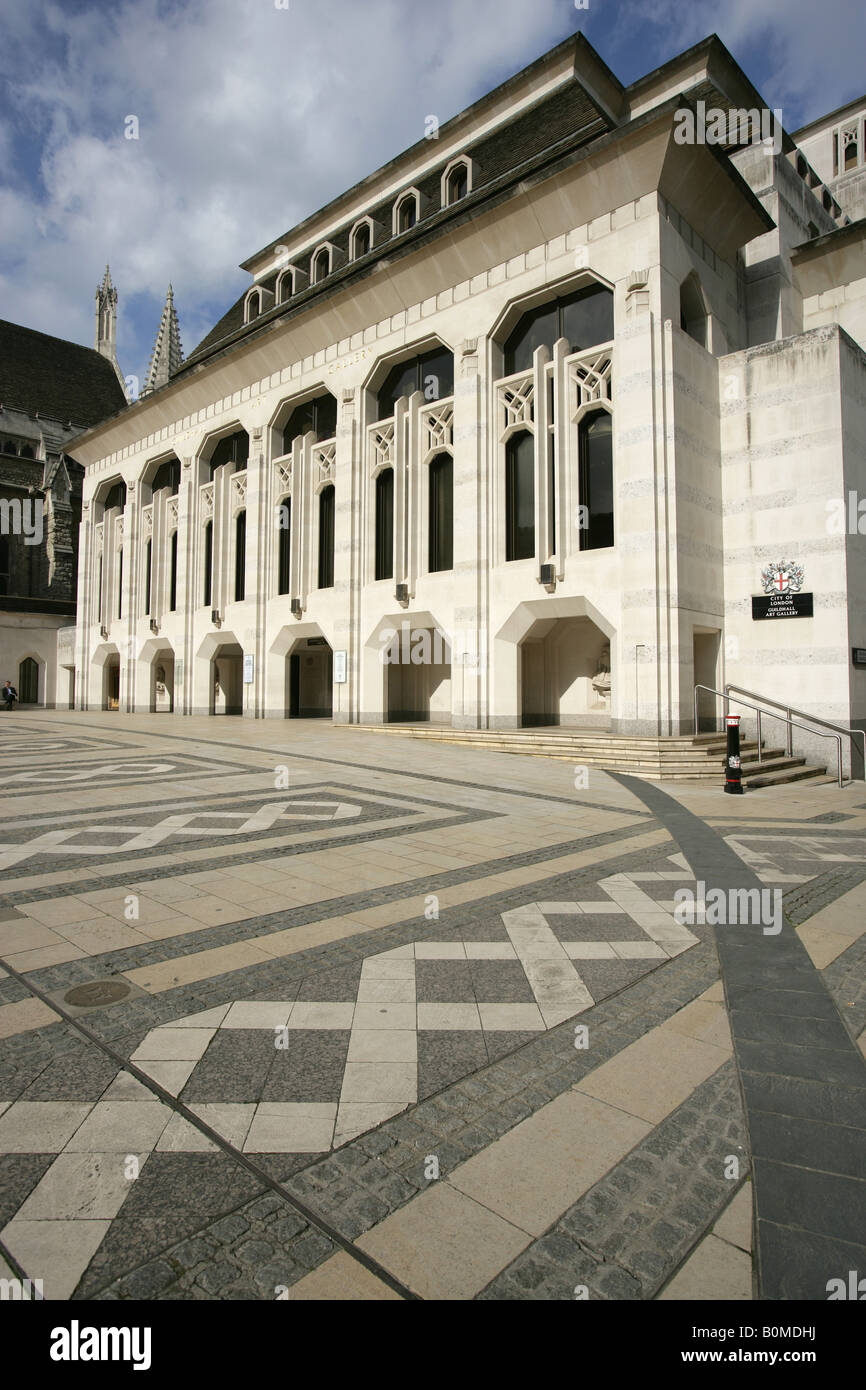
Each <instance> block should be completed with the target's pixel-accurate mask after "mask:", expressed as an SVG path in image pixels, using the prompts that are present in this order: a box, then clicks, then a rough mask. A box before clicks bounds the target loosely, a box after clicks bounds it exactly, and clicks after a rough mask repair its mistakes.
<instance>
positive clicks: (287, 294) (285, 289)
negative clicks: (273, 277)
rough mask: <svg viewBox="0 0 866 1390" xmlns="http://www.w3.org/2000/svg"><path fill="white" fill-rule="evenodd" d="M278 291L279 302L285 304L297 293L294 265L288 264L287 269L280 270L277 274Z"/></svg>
mask: <svg viewBox="0 0 866 1390" xmlns="http://www.w3.org/2000/svg"><path fill="white" fill-rule="evenodd" d="M276 291H277V303H278V304H285V303H286V301H287V300H289V299H291V297H292V295H293V294H294V293H295V268H294V266H288V267H287V268H286V269H285V270H281V271H280V273H279V275H278V276H277V285H276Z"/></svg>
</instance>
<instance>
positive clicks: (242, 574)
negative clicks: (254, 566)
mask: <svg viewBox="0 0 866 1390" xmlns="http://www.w3.org/2000/svg"><path fill="white" fill-rule="evenodd" d="M246 571H247V514H246V512H238V514H237V516H236V518H235V603H240V602H241V601H242V600H243V598H244V596H245V594H246Z"/></svg>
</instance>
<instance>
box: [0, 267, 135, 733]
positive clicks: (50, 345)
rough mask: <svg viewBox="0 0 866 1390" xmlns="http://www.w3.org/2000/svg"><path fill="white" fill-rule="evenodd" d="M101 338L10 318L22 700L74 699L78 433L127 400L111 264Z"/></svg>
mask: <svg viewBox="0 0 866 1390" xmlns="http://www.w3.org/2000/svg"><path fill="white" fill-rule="evenodd" d="M96 298H97V307H96V342H95V346H94V348H85V347H81V346H80V345H79V344H78V343H70V342H66V341H64V340H63V339H61V338H53V337H50V336H49V335H48V334H46V333H36V332H34V331H33V330H32V329H29V328H23V327H21V326H20V325H19V324H15V323H6V322H0V684H3V682H5V681H6V680H7V679H8V680H11V681H12V684H13V685H14V686H15V687H16V689H17V690H18V694H19V696H20V699H21V702H22V704H45V705H53V704H55V703H59V704H60V705H62V706H64V707H67V706H69V705H71V703H72V697H73V686H72V668H73V660H74V646H73V642H72V640H71V639H72V638H73V636H74V627H75V604H76V590H77V581H78V573H77V570H78V565H77V556H78V534H79V524H80V521H81V489H82V482H83V478H84V470H83V468H81V466H80V465H79V464H77V463H75V462H74V461H73V460H72V459H71V458H70V457H69V455H68V454H67V453H66V446H67V444H68V442H69V440H70V439H71V438H72V437H73V436H74V435H76V434H79V433H80V432H81V430H82V429H83V428H84V427H86V426H89V425H94V424H96V423H97V421H99V420H101V419H103V418H104V417H105V416H106V415H113V414H115V412H116V411H117V410H118V409H120V408H121V407H122V406H124V405H125V403H126V395H125V392H124V387H123V380H122V377H121V375H120V369H119V367H118V365H117V357H116V354H115V334H116V306H117V291H116V290H115V289H114V287H113V286H112V284H111V277H110V275H109V272H108V268H107V267H106V271H105V276H104V278H103V281H102V284H101V285H100V287H99V288H98V289H97V292H96Z"/></svg>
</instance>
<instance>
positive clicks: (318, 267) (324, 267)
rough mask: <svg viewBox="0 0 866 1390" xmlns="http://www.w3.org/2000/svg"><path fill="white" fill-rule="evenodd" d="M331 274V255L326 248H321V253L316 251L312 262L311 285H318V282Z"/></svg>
mask: <svg viewBox="0 0 866 1390" xmlns="http://www.w3.org/2000/svg"><path fill="white" fill-rule="evenodd" d="M330 273H331V253H330V251H329V250H328V248H327V246H323V247H322V249H321V251H317V252H316V255H315V258H314V260H313V284H314V285H318V283H319V281H320V280H324V279H325V277H326V276H328V275H330Z"/></svg>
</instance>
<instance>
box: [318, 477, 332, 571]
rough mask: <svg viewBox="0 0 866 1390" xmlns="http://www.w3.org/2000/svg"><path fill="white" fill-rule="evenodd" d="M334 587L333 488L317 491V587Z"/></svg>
mask: <svg viewBox="0 0 866 1390" xmlns="http://www.w3.org/2000/svg"><path fill="white" fill-rule="evenodd" d="M333 587H334V489H333V487H331V486H328V487H325V488H322V491H321V492H320V493H319V588H320V589H333Z"/></svg>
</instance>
